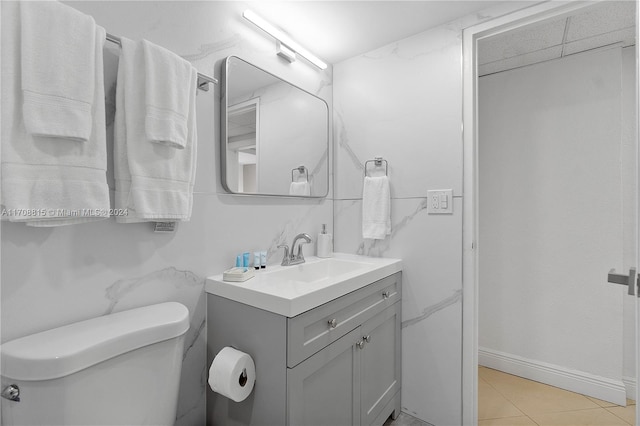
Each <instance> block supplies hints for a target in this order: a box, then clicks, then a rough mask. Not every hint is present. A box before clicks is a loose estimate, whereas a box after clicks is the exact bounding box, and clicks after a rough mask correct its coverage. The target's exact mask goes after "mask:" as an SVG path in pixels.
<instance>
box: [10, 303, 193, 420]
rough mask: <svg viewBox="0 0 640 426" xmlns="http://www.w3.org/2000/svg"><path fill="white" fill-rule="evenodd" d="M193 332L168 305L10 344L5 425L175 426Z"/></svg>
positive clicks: (185, 315)
mask: <svg viewBox="0 0 640 426" xmlns="http://www.w3.org/2000/svg"><path fill="white" fill-rule="evenodd" d="M188 328H189V311H188V310H187V308H186V307H185V306H184V305H181V304H180V303H176V302H168V303H161V304H158V305H152V306H146V307H142V308H137V309H131V310H128V311H123V312H118V313H115V314H111V315H105V316H102V317H98V318H93V319H90V320H87V321H82V322H78V323H75V324H70V325H67V326H64V327H60V328H56V329H53V330H48V331H44V332H41V333H37V334H33V335H30V336H26V337H22V338H19V339H16V340H12V341H10V342H7V343H5V344H3V345H2V346H0V361H1V365H0V367H1V370H0V373H1V389H2V390H3V392H2V396H3V398H1V403H2V407H1V409H2V424H3V425H4V426H13V425H30V426H35V425H173V424H174V422H175V418H176V408H177V399H178V388H179V383H180V371H181V368H182V355H183V354H182V353H183V347H184V335H185V333H186V331H187V330H188Z"/></svg>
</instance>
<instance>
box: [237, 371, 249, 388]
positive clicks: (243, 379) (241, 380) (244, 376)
mask: <svg viewBox="0 0 640 426" xmlns="http://www.w3.org/2000/svg"><path fill="white" fill-rule="evenodd" d="M238 384H239V385H240V386H242V387H244V385H246V384H247V369H246V368H243V369H242V373H240V377H239V378H238Z"/></svg>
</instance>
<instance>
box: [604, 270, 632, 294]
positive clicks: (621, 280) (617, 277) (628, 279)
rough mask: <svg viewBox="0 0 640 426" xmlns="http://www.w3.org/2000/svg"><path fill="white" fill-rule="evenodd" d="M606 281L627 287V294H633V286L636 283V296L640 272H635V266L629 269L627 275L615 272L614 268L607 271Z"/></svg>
mask: <svg viewBox="0 0 640 426" xmlns="http://www.w3.org/2000/svg"><path fill="white" fill-rule="evenodd" d="M607 281H608V282H610V283H612V284H622V285H626V286H627V287H628V290H627V294H628V295H629V296H634V295H635V286H636V285H638V297H640V274H636V268H631V269H629V275H622V274H616V270H615V269H612V270H610V271H609V275H608V276H607Z"/></svg>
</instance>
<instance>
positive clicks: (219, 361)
mask: <svg viewBox="0 0 640 426" xmlns="http://www.w3.org/2000/svg"><path fill="white" fill-rule="evenodd" d="M255 382H256V365H255V364H254V363H253V359H252V358H251V356H249V355H248V354H246V353H244V352H241V351H239V350H237V349H234V348H231V347H229V346H227V347H224V348H222V350H221V351H220V352H218V354H217V355H216V357H215V358H214V359H213V362H212V363H211V367H210V368H209V386H210V387H211V390H213V391H214V392H216V393H219V394H220V395H224V396H226V397H227V398H229V399H231V400H233V401H235V402H240V401H244V400H245V399H246V398H247V397H248V396H249V394H250V393H251V391H252V390H253V385H254V383H255Z"/></svg>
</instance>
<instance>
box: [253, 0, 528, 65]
mask: <svg viewBox="0 0 640 426" xmlns="http://www.w3.org/2000/svg"><path fill="white" fill-rule="evenodd" d="M511 1H515V0H511ZM501 3H505V1H485V0H475V1H462V0H440V1H437V0H427V1H424V0H423V1H250V2H246V4H247V6H248V7H249V8H250V9H252V10H253V11H254V12H255V13H257V14H258V15H260V16H262V17H263V18H265V19H266V20H268V21H269V22H271V23H272V24H274V25H275V26H277V27H279V28H280V29H282V30H283V31H284V32H286V33H288V34H289V35H290V36H291V37H292V38H293V39H294V40H296V41H297V42H298V43H300V44H301V45H302V46H304V47H305V48H306V49H308V50H309V51H311V52H312V53H313V54H315V55H316V56H318V57H319V58H320V59H322V60H324V61H325V62H328V63H331V64H336V63H339V62H341V61H343V60H345V59H348V58H351V57H354V56H357V55H359V54H362V53H366V52H369V51H371V50H373V49H376V48H378V47H382V46H385V45H387V44H389V43H392V42H394V41H398V40H401V39H403V38H406V37H409V36H411V35H414V34H418V33H420V32H423V31H426V30H428V29H431V28H434V27H437V26H439V25H442V24H445V23H447V22H451V21H453V20H455V19H457V18H460V17H462V16H466V15H469V14H473V13H475V12H478V11H480V10H482V9H487V8H490V7H493V6H496V5H498V4H501ZM527 3H531V2H523V6H525V5H526V4H527Z"/></svg>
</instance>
